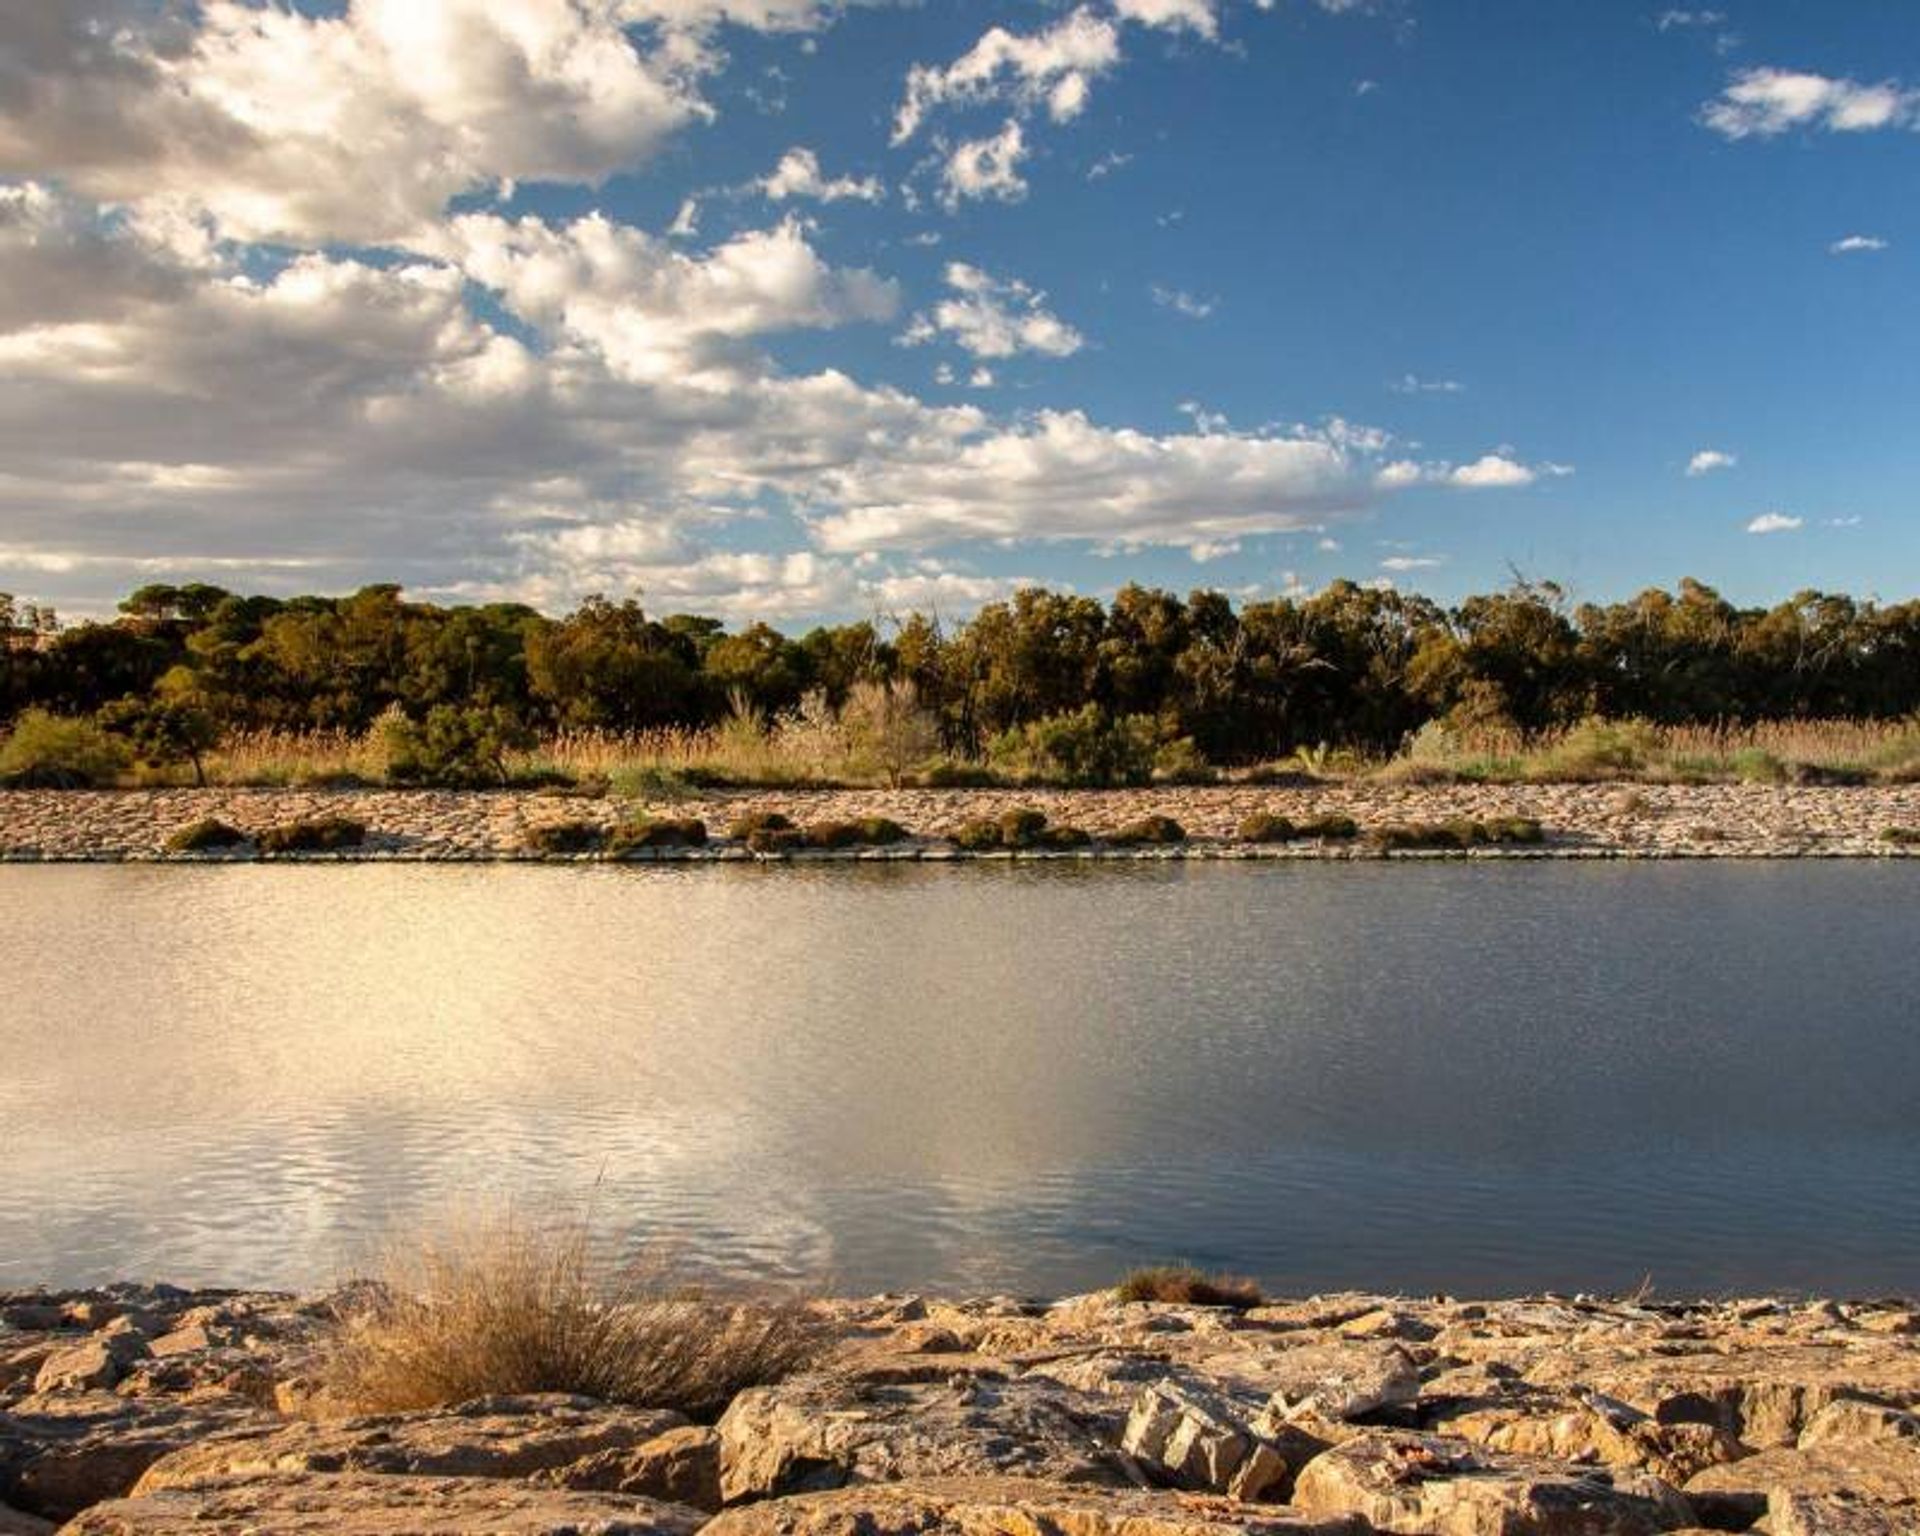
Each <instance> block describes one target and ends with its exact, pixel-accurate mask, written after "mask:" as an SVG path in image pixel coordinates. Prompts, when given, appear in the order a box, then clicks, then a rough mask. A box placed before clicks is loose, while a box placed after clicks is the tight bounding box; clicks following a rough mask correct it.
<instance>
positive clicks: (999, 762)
mask: <svg viewBox="0 0 1920 1536" xmlns="http://www.w3.org/2000/svg"><path fill="white" fill-rule="evenodd" d="M1159 735H1160V731H1159V727H1158V725H1157V724H1156V723H1155V722H1154V719H1153V717H1152V716H1151V715H1120V716H1110V715H1108V714H1107V713H1106V712H1105V711H1104V710H1102V709H1101V708H1100V706H1099V705H1097V704H1088V705H1086V706H1084V707H1083V708H1081V709H1078V710H1075V711H1074V712H1073V713H1071V714H1064V715H1049V716H1048V717H1047V718H1046V719H1044V720H1035V721H1032V722H1030V723H1028V724H1026V725H1019V726H1015V727H1013V728H1012V729H1011V730H1008V731H1004V732H1002V733H1001V734H1000V735H999V736H997V737H995V738H994V740H993V742H992V744H991V745H990V746H989V747H988V757H989V758H990V759H991V761H992V763H993V765H994V767H995V768H997V769H1002V770H1004V771H1005V772H1008V773H1011V774H1012V775H1014V776H1015V777H1016V778H1020V779H1025V780H1031V781H1035V782H1040V783H1049V784H1071V785H1076V786H1082V787H1086V788H1093V789H1105V788H1109V787H1111V786H1113V785H1120V784H1147V783H1150V782H1152V779H1153V762H1154V754H1155V751H1156V749H1157V747H1158V745H1159Z"/></svg>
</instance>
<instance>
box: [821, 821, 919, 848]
mask: <svg viewBox="0 0 1920 1536" xmlns="http://www.w3.org/2000/svg"><path fill="white" fill-rule="evenodd" d="M908 836H910V834H909V833H908V831H907V829H906V828H905V827H903V826H901V825H900V823H899V822H897V821H890V820H888V819H887V818H886V817H885V816H866V817H862V818H861V819H860V820H859V821H818V822H814V823H813V824H811V825H810V826H806V827H802V828H801V829H800V835H799V841H800V842H801V843H802V844H803V845H805V846H806V847H808V848H884V847H887V846H889V845H890V844H893V843H900V842H905V841H906V839H907V838H908Z"/></svg>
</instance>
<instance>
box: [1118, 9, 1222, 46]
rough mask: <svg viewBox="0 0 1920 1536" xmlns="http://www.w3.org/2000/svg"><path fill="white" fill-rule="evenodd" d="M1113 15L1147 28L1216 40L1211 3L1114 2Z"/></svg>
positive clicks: (1217, 29) (1217, 23)
mask: <svg viewBox="0 0 1920 1536" xmlns="http://www.w3.org/2000/svg"><path fill="white" fill-rule="evenodd" d="M1113 9H1114V12H1115V14H1117V15H1119V16H1121V17H1123V18H1124V19H1125V20H1127V21H1136V22H1139V23H1140V24H1141V25H1142V26H1147V27H1165V28H1168V29H1169V30H1172V31H1183V30H1184V31H1189V32H1197V33H1199V34H1200V36H1202V37H1205V38H1213V37H1217V36H1218V35H1219V32H1220V17H1219V14H1218V12H1217V10H1216V9H1215V5H1214V0H1113Z"/></svg>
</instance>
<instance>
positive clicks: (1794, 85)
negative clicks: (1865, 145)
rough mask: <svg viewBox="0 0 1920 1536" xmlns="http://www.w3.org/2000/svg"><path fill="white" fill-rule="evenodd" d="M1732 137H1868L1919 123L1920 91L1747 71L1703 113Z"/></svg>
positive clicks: (1893, 85) (1714, 126) (1891, 84)
mask: <svg viewBox="0 0 1920 1536" xmlns="http://www.w3.org/2000/svg"><path fill="white" fill-rule="evenodd" d="M1700 118H1701V121H1702V122H1704V123H1705V124H1706V125H1707V126H1708V127H1709V128H1711V129H1713V130H1714V132H1716V133H1719V134H1721V135H1723V136H1725V137H1726V138H1729V139H1746V138H1771V137H1774V136H1776V135H1778V134H1782V133H1786V132H1788V131H1789V130H1791V129H1794V128H1817V129H1824V130H1825V131H1827V132H1830V133H1865V132H1869V131H1871V130H1873V129H1877V128H1894V127H1907V128H1910V127H1914V126H1916V125H1920V91H1913V90H1910V89H1908V88H1907V87H1905V86H1902V85H1900V84H1898V83H1897V82H1895V81H1883V82H1881V83H1879V84H1877V85H1864V84H1862V83H1860V82H1859V81H1857V80H1844V79H1834V78H1832V77H1830V76H1827V75H1815V74H1807V73H1804V72H1802V71H1798V70H1788V69H1748V70H1742V71H1741V72H1740V73H1739V74H1737V75H1735V76H1734V77H1733V80H1732V82H1731V83H1730V84H1728V86H1727V87H1726V89H1725V90H1723V91H1722V92H1721V93H1720V95H1719V96H1718V97H1716V98H1715V99H1714V100H1713V101H1710V102H1708V103H1707V105H1706V106H1705V107H1703V108H1702V109H1701V113H1700Z"/></svg>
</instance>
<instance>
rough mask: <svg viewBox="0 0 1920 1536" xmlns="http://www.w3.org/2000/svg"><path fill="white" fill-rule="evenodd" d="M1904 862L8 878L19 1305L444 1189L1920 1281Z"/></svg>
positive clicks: (255, 1244)
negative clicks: (31, 1293)
mask: <svg viewBox="0 0 1920 1536" xmlns="http://www.w3.org/2000/svg"><path fill="white" fill-rule="evenodd" d="M1916 896H1920V868H1916V867H1915V866H1912V865H1893V866H1864V865H1858V864H1847V865H1830V864H1731V863H1712V864H1697V865H1669V866H1658V867H1645V866H1641V867H1622V866H1587V865H1581V866H1571V865H1558V864H1524V865H1509V866H1500V867H1489V866H1461V865H1420V866H1405V865H1403V866H1398V867H1382V866H1375V865H1368V866H1351V867H1349V866H1314V865H1293V866H1274V865H1217V864H1205V865H1202V864H1193V865H1178V864H1169V865H1162V864H1152V865H1099V866H1074V865H1040V866H1015V867H1006V866H1000V867H980V866H976V867H968V868H955V869H935V868H926V867H920V868H915V867H911V866H903V867H894V868H876V867H861V868H852V867H846V866H833V867H824V868H815V869H795V868H786V869H780V868H766V869H756V868H728V869H674V868H651V869H648V868H627V869H617V868H552V867H549V868H538V867H523V868H461V867H439V868H431V867H401V866H378V865H374V866H357V867H334V868H321V867H305V868H277V869H264V868H254V867H231V868H213V869H191V870H183V869H179V868H154V867H137V866H122V867H83V868H52V867H47V868H23V867H14V868H5V869H0V956H4V958H5V968H6V980H7V993H6V998H5V1006H4V1016H0V1138H4V1159H3V1160H0V1171H3V1172H4V1179H0V1284H16V1285H24V1284H29V1283H37V1282H41V1281H46V1282H53V1283H63V1284H64V1283H71V1284H79V1283H90V1282H96V1281H101V1280H105V1279H108V1278H114V1277H125V1276H140V1277H154V1278H159V1277H164V1278H170V1279H175V1280H180V1281H205V1282H224V1283H235V1284H283V1285H309V1284H315V1283H322V1282H325V1281H327V1280H330V1279H333V1278H336V1277H338V1276H340V1275H342V1274H344V1273H347V1272H348V1271H350V1270H351V1268H352V1266H353V1264H354V1263H355V1261H356V1260H358V1259H360V1258H362V1257H363V1256H364V1255H365V1253H366V1252H367V1250H368V1248H369V1247H370V1245H371V1244H372V1243H373V1242H374V1241H375V1240H377V1239H378V1238H379V1237H380V1236H382V1235H383V1234H385V1233H387V1232H388V1231H390V1230H392V1229H395V1228H399V1227H404V1226H405V1225H406V1224H408V1223H409V1222H411V1221H415V1220H418V1219H421V1218H422V1217H427V1218H432V1217H434V1216H435V1215H436V1214H437V1213H442V1212H444V1211H446V1210H447V1209H448V1208H449V1207H450V1206H458V1205H461V1204H465V1203H481V1204H485V1203H487V1202H489V1201H499V1200H501V1199H505V1198H512V1199H513V1200H515V1201H516V1202H518V1203H519V1204H520V1205H522V1206H523V1207H525V1206H531V1207H535V1208H539V1209H547V1208H555V1207H562V1206H567V1205H578V1204H580V1203H582V1202H584V1201H586V1200H588V1199H591V1201H592V1204H593V1207H594V1211H595V1215H596V1219H597V1221H598V1222H599V1223H600V1224H601V1225H602V1227H603V1228H605V1229H607V1230H609V1231H617V1232H618V1233H622V1234H624V1233H627V1232H635V1233H645V1234H648V1235H649V1236H650V1237H651V1238H653V1239H655V1240H660V1241H664V1242H666V1243H667V1244H668V1245H669V1247H670V1248H671V1249H672V1250H673V1251H675V1252H677V1253H678V1254H679V1255H680V1256H681V1258H682V1260H683V1261H685V1262H711V1263H713V1264H716V1265H718V1266H721V1267H724V1268H727V1269H732V1270H738V1269H749V1270H753V1271H755V1272H759V1273H763V1274H770V1275H779V1276H785V1277H798V1278H803V1279H806V1280H808V1281H810V1282H814V1283H820V1284H830V1285H833V1286H836V1287H844V1288H849V1289H862V1290H864V1289H872V1288H879V1287H883V1286H891V1287H905V1286H930V1287H942V1288H949V1289H964V1290H983V1289H1009V1290H1014V1291H1021V1292H1033V1293H1049V1292H1059V1291H1064V1290H1068V1289H1075V1288H1081V1287H1087V1286H1092V1285H1096V1284H1100V1283H1104V1282H1107V1281H1109V1280H1111V1279H1112V1278H1113V1277H1114V1276H1115V1275H1116V1274H1117V1273H1118V1272H1119V1271H1121V1270H1122V1269H1124V1268H1125V1267H1126V1266H1128V1265H1129V1264H1131V1263H1134V1262H1137V1261H1140V1260H1143V1259H1153V1258H1170V1257H1182V1258H1189V1259H1192V1260H1194V1261H1196V1262H1199V1263H1203V1264H1207V1265H1209V1266H1221V1267H1226V1268H1230V1269H1234V1270H1237V1271H1241V1272H1246V1273H1251V1274H1254V1275H1257V1276H1259V1277H1261V1278H1262V1279H1264V1280H1266V1281H1267V1282H1268V1283H1269V1284H1270V1285H1272V1286H1273V1287H1275V1288H1277V1289H1280V1290H1283V1291H1305V1290H1311V1289H1321V1288H1327V1287H1334V1286H1344V1285H1356V1286H1367V1287H1380V1288H1395V1289H1404V1290H1409V1291H1425V1290H1434V1289H1447V1290H1452V1291H1455V1292H1477V1293H1490V1292H1510V1291H1515V1290H1520V1289H1531V1288H1535V1287H1547V1286H1557V1287H1565V1288H1601V1287H1630V1286H1633V1285H1635V1284H1637V1283H1639V1282H1640V1281H1641V1280H1642V1279H1643V1277H1646V1276H1648V1275H1651V1276H1652V1278H1653V1280H1654V1282H1655V1283H1656V1285H1657V1286H1658V1287H1659V1288H1660V1289H1661V1290H1663V1291H1667V1292H1670V1293H1672V1292H1701V1291H1717V1290H1743V1291H1746V1290H1760V1289H1769V1290H1771V1289H1782V1288H1790V1289H1799V1288H1805V1289H1812V1290H1820V1291H1831V1292H1839V1293H1843V1294H1862V1293H1875V1292H1884V1291H1916V1290H1920V1195H1917V1194H1916V1191H1920V1030H1916V1029H1915V1027H1914V1025H1915V1012H1916V1008H1915V1000H1916V998H1917V997H1920V948H1917V947H1916V945H1915V943H1914V937H1915V927H1914V919H1913V912H1914V904H1915V898H1916Z"/></svg>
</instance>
